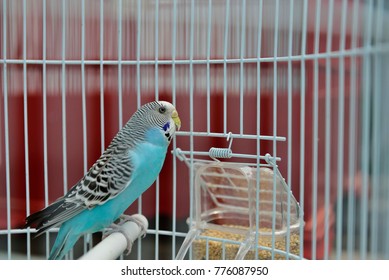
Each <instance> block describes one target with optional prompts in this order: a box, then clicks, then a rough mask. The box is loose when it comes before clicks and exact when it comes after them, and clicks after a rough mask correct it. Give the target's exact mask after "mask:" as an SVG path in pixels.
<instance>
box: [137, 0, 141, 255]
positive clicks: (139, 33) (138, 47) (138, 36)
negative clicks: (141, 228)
mask: <svg viewBox="0 0 389 280" xmlns="http://www.w3.org/2000/svg"><path fill="white" fill-rule="evenodd" d="M141 5H142V2H141V0H138V1H137V27H136V95H137V108H139V107H140V106H141V84H140V50H141V30H142V28H141V27H142V13H141V11H142V6H141ZM138 213H142V195H141V196H139V198H138ZM137 242H138V246H137V248H138V252H137V258H138V260H140V259H142V240H141V239H140V238H138V241H137Z"/></svg>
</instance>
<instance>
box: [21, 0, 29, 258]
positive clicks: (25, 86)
mask: <svg viewBox="0 0 389 280" xmlns="http://www.w3.org/2000/svg"><path fill="white" fill-rule="evenodd" d="M26 6H27V3H26V0H23V116H24V118H23V121H24V166H25V177H26V188H25V189H26V217H27V216H29V215H30V167H29V151H28V110H27V107H28V106H27V63H26V59H27V20H26V17H27V7H26ZM26 240H27V259H28V260H29V259H31V234H30V230H27V236H26Z"/></svg>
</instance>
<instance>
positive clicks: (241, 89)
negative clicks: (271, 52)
mask: <svg viewBox="0 0 389 280" xmlns="http://www.w3.org/2000/svg"><path fill="white" fill-rule="evenodd" d="M241 9H242V16H241V20H242V21H241V38H240V63H239V66H240V83H239V107H240V110H239V113H240V115H239V131H240V134H243V131H244V127H243V124H244V114H243V113H244V82H245V76H244V66H245V63H244V62H243V60H244V58H245V48H246V0H243V2H242V6H241Z"/></svg>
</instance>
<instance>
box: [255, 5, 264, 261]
mask: <svg viewBox="0 0 389 280" xmlns="http://www.w3.org/2000/svg"><path fill="white" fill-rule="evenodd" d="M262 17H263V0H260V1H259V7H258V40H257V116H256V118H257V127H256V129H257V131H256V132H257V136H258V137H257V155H260V154H261V141H260V137H259V135H260V134H261V51H262ZM259 164H260V159H259V156H257V166H259ZM260 179H261V175H260V170H259V168H258V169H257V172H256V186H255V196H256V200H255V209H256V211H255V212H256V213H255V228H256V229H259V206H260V205H259V199H260ZM258 241H259V231H258V230H257V231H256V233H255V259H258V250H259V248H258V244H259V242H258Z"/></svg>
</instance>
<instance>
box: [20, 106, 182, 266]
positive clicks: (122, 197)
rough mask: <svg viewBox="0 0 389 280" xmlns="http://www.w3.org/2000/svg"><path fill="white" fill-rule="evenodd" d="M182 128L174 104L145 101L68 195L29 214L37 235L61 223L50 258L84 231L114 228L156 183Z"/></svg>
mask: <svg viewBox="0 0 389 280" xmlns="http://www.w3.org/2000/svg"><path fill="white" fill-rule="evenodd" d="M180 126H181V121H180V118H179V117H178V113H177V111H176V109H175V108H174V106H173V105H172V104H170V103H169V102H166V101H154V102H150V103H147V104H145V105H143V106H142V107H140V108H139V109H138V110H137V111H136V112H135V113H134V115H133V116H132V117H131V118H130V120H129V121H128V122H127V124H126V125H125V126H124V127H123V128H122V129H121V130H120V131H119V132H118V134H117V135H116V136H115V138H114V139H113V140H112V142H111V143H110V145H109V146H108V148H107V149H106V150H105V151H104V153H103V154H102V155H101V157H100V158H99V159H98V160H97V161H96V162H95V163H94V164H93V166H92V167H91V168H90V169H89V171H88V172H87V173H86V174H85V175H84V177H83V178H82V179H81V180H80V181H79V182H78V183H77V184H76V185H74V186H73V187H72V188H71V189H70V190H69V192H68V193H67V194H65V195H64V196H63V197H61V198H59V199H58V200H56V201H55V202H54V203H52V204H51V205H49V206H47V207H46V208H44V209H42V210H40V211H39V212H36V213H34V214H32V215H30V216H29V217H27V218H26V227H28V226H33V225H36V228H37V229H38V234H40V233H44V232H46V231H47V230H49V229H50V228H52V227H60V230H59V232H58V235H57V239H56V240H55V243H54V245H53V248H52V249H51V253H50V256H49V259H62V258H63V257H64V256H65V254H66V253H67V252H68V251H69V250H70V249H71V248H72V247H73V246H74V244H75V243H76V241H77V240H78V239H79V237H80V236H81V235H83V234H85V233H93V232H96V231H100V230H102V229H104V228H106V227H109V226H110V225H111V224H113V223H114V221H115V220H117V219H118V218H119V217H120V216H121V215H122V214H123V212H124V211H125V210H126V209H127V208H128V207H129V206H130V205H131V204H132V203H133V202H134V201H135V200H136V199H137V198H138V197H139V196H140V195H141V194H142V193H143V192H144V191H145V190H147V189H148V188H149V187H150V185H152V184H153V182H154V181H155V180H156V178H157V176H158V174H159V172H160V171H161V168H162V165H163V163H164V160H165V157H166V152H167V148H168V146H169V143H170V141H171V140H172V137H173V136H174V134H175V132H176V131H177V130H179V129H180Z"/></svg>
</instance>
